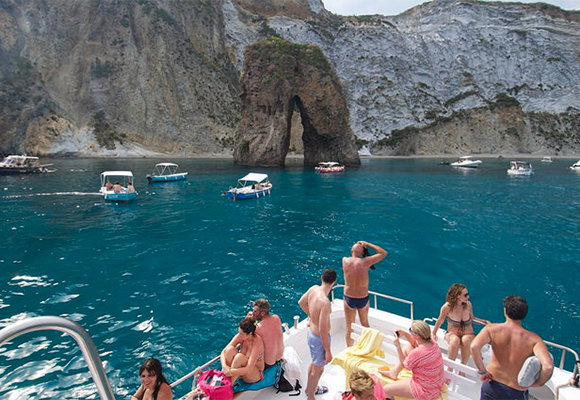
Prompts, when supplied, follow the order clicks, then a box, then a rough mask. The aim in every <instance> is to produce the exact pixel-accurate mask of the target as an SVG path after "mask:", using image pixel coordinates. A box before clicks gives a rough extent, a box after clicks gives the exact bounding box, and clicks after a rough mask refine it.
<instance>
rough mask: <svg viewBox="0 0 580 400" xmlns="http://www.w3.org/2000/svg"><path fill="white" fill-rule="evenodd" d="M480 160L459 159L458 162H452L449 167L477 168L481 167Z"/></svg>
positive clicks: (468, 157)
mask: <svg viewBox="0 0 580 400" xmlns="http://www.w3.org/2000/svg"><path fill="white" fill-rule="evenodd" d="M481 163H482V161H481V160H474V159H473V158H472V157H471V156H463V157H460V158H459V160H457V161H455V162H452V163H451V166H453V167H461V168H477V167H479V166H480V165H481Z"/></svg>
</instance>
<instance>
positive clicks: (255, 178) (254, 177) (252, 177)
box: [238, 172, 268, 183]
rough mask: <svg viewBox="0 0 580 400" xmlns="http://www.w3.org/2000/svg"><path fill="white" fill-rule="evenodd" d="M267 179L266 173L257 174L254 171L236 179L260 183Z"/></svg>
mask: <svg viewBox="0 0 580 400" xmlns="http://www.w3.org/2000/svg"><path fill="white" fill-rule="evenodd" d="M266 180H268V175H266V174H257V173H255V172H250V173H249V174H248V175H246V176H244V177H243V178H240V179H238V182H256V183H261V182H264V181H266Z"/></svg>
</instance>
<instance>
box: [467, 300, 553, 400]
mask: <svg viewBox="0 0 580 400" xmlns="http://www.w3.org/2000/svg"><path fill="white" fill-rule="evenodd" d="M503 306H504V315H505V319H506V321H505V322H504V323H501V324H488V325H486V326H485V328H483V329H482V330H481V332H479V334H478V335H477V336H476V338H475V339H473V342H471V355H472V356H473V361H474V362H475V365H476V366H477V369H478V370H479V379H480V380H481V381H482V382H483V384H482V385H481V397H480V400H499V399H501V400H504V399H510V400H528V387H527V385H529V384H526V386H522V385H521V384H525V383H523V382H522V381H520V380H519V379H518V375H519V373H520V370H521V369H522V366H523V365H524V362H525V361H526V359H527V358H528V357H530V356H532V355H535V356H536V357H537V358H538V360H539V362H540V365H541V368H540V371H539V377H538V378H537V379H536V380H535V382H534V383H533V384H532V385H531V386H542V385H544V384H545V383H546V382H547V381H548V380H549V379H550V377H551V376H552V372H553V371H554V360H553V359H552V357H551V356H550V353H549V352H548V348H547V347H546V344H545V343H544V341H543V340H542V338H540V337H539V336H538V335H536V334H535V333H534V332H530V331H528V330H526V329H524V328H523V327H522V319H524V317H525V316H526V314H527V313H528V304H527V303H526V301H525V300H524V299H523V298H521V297H519V296H514V295H511V296H507V297H506V298H505V299H504V300H503ZM486 343H491V348H492V351H493V353H492V357H491V361H490V362H489V364H488V365H487V369H486V367H485V365H484V364H483V358H482V355H481V349H482V347H483V346H484V345H485V344H486ZM524 375H525V374H524ZM522 379H524V380H528V379H526V378H522ZM534 379H535V376H534V378H533V379H531V380H530V382H533V380H534Z"/></svg>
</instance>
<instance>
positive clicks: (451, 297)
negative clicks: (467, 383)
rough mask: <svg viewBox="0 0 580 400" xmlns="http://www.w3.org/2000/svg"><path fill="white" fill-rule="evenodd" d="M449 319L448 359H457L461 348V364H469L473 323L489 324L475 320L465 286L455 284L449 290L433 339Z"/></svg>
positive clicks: (446, 337)
mask: <svg viewBox="0 0 580 400" xmlns="http://www.w3.org/2000/svg"><path fill="white" fill-rule="evenodd" d="M446 318H447V333H446V334H445V340H446V341H447V343H449V349H448V350H447V357H448V358H449V359H450V360H455V359H456V358H457V353H458V351H459V349H460V348H461V363H462V364H467V361H468V360H469V356H470V354H471V353H470V350H469V346H470V345H471V341H472V340H473V338H475V332H474V331H473V325H472V322H473V321H477V322H479V323H482V324H485V325H487V324H489V323H490V322H489V321H487V320H482V319H479V318H475V317H474V316H473V306H472V305H471V302H470V301H469V292H468V291H467V288H466V287H465V285H462V284H461V283H454V284H453V285H451V287H449V290H447V301H446V302H445V304H443V306H442V307H441V312H440V313H439V318H438V319H437V322H436V323H435V327H434V328H433V337H434V338H435V339H437V331H438V330H439V328H440V327H441V325H443V321H444V320H445V319H446Z"/></svg>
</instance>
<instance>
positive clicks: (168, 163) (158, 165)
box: [155, 162, 177, 167]
mask: <svg viewBox="0 0 580 400" xmlns="http://www.w3.org/2000/svg"><path fill="white" fill-rule="evenodd" d="M155 166H156V167H177V164H174V163H170V162H162V163H159V164H156V165H155Z"/></svg>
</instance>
